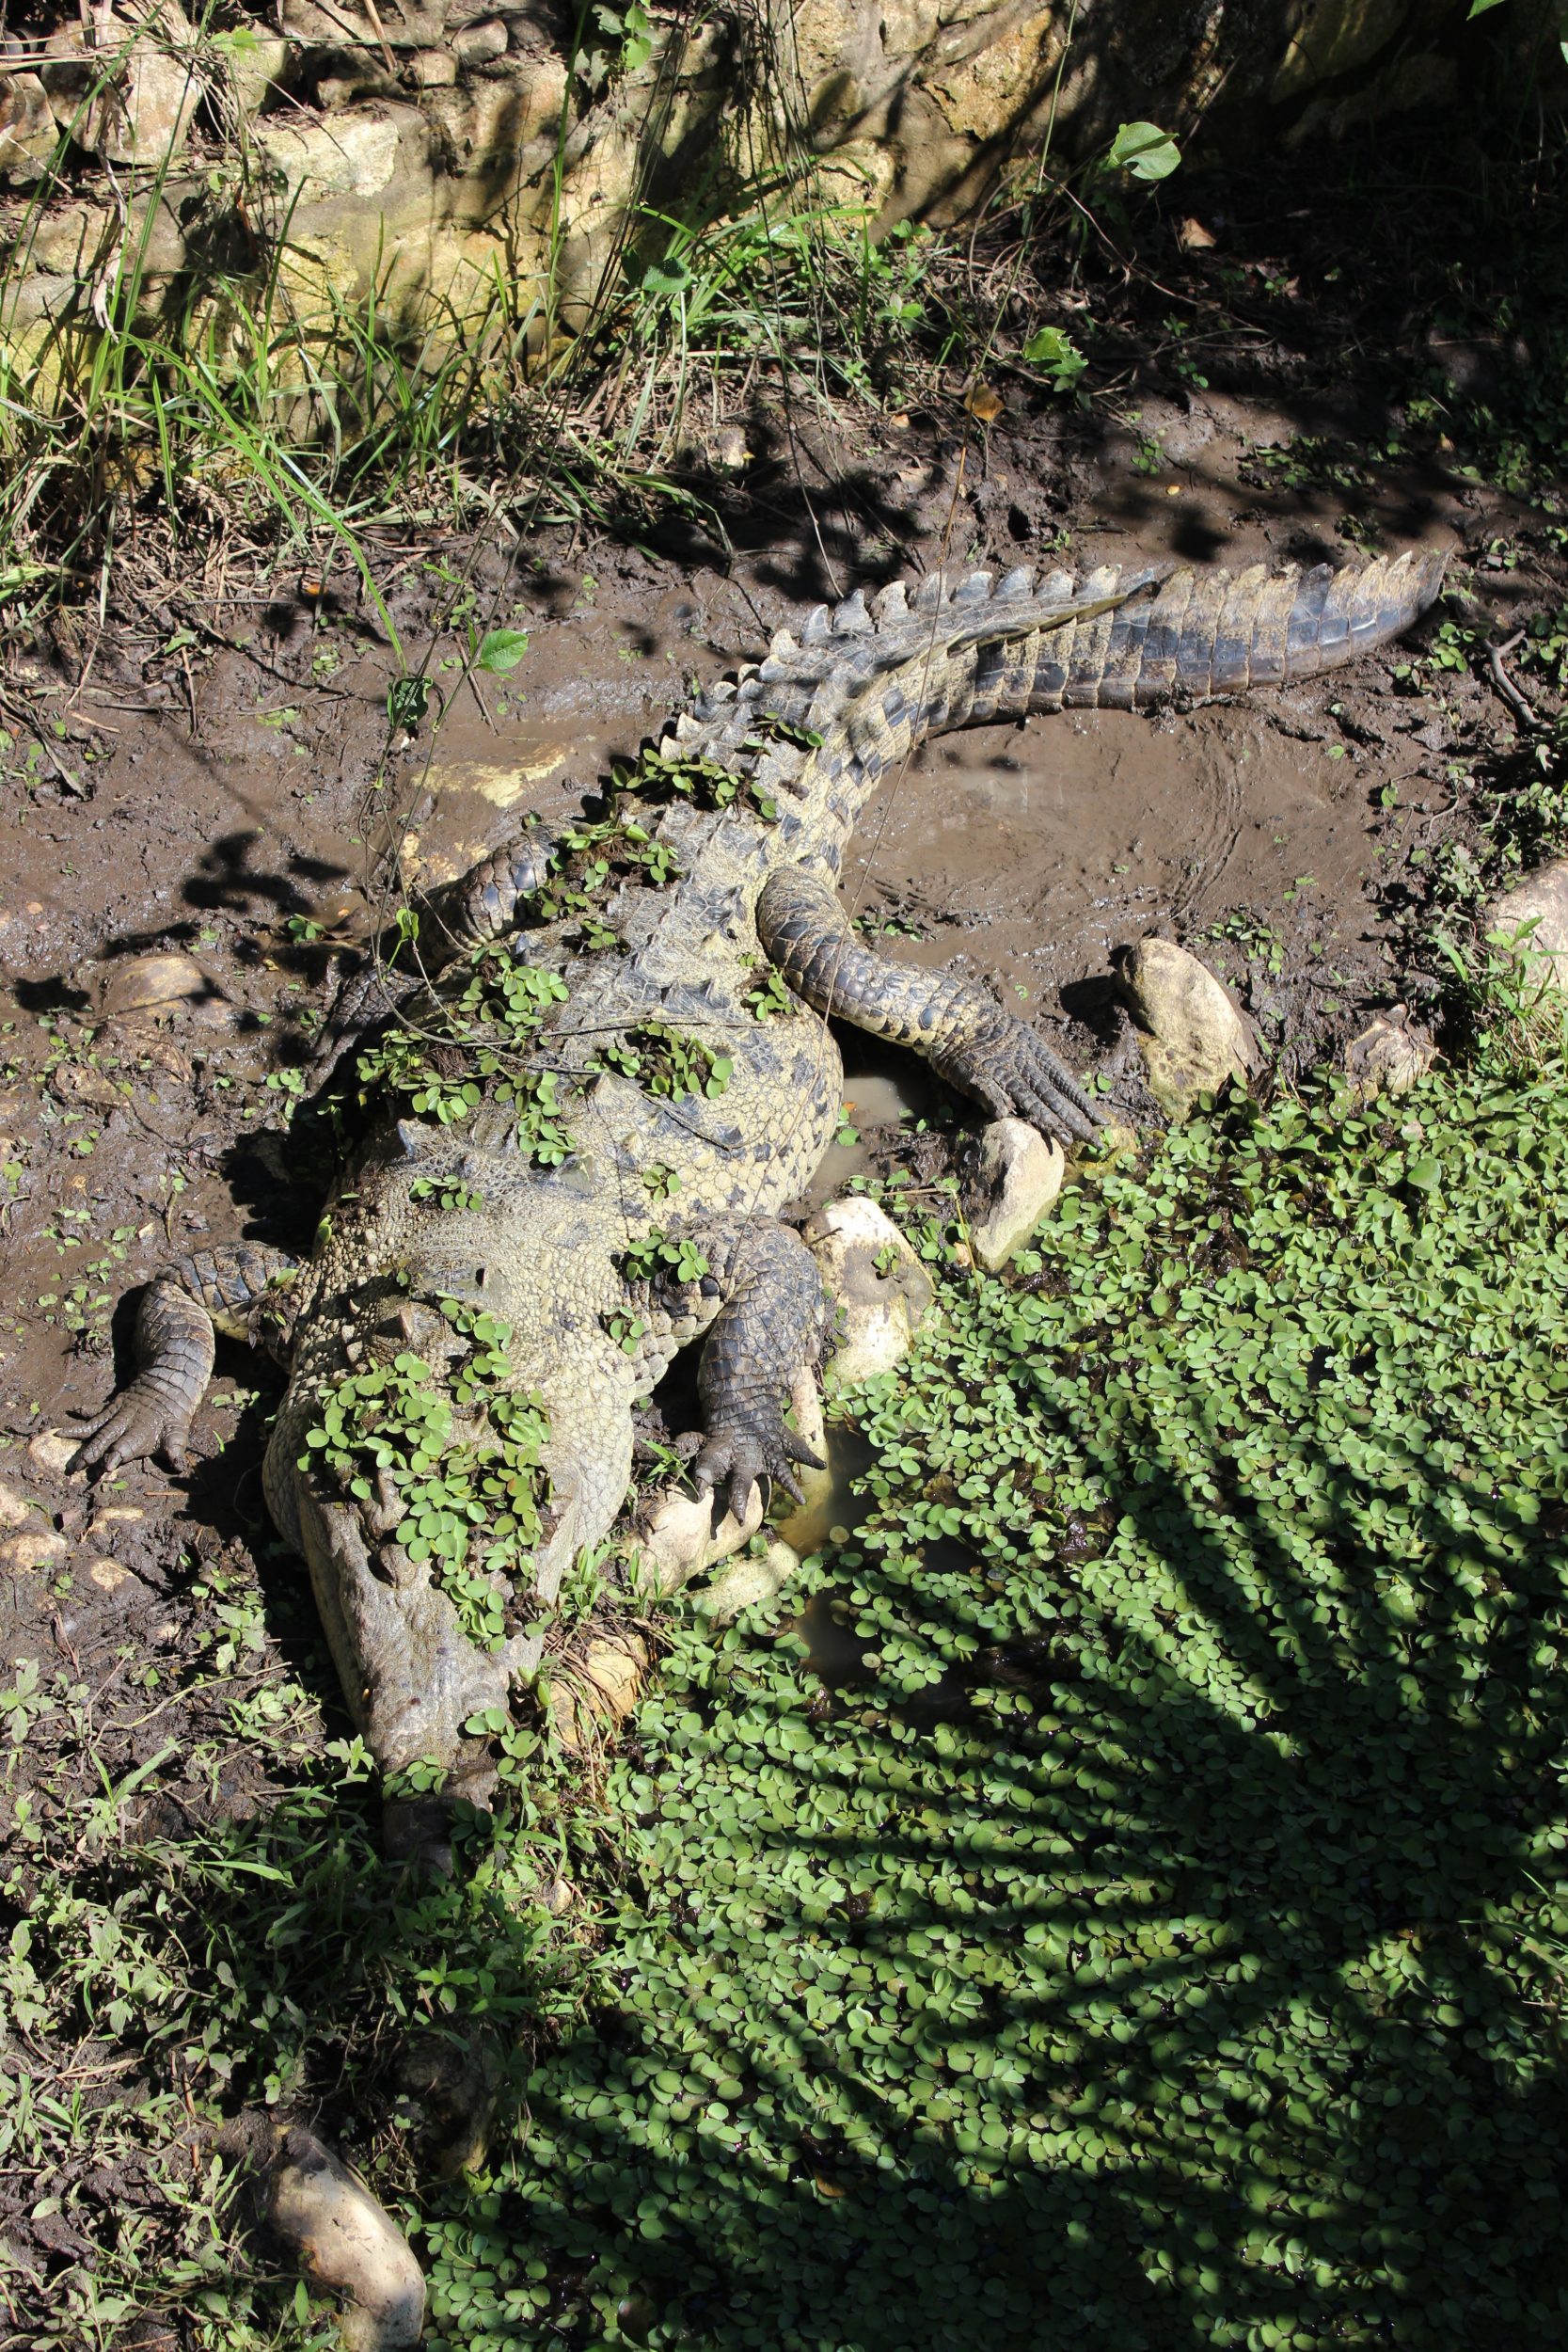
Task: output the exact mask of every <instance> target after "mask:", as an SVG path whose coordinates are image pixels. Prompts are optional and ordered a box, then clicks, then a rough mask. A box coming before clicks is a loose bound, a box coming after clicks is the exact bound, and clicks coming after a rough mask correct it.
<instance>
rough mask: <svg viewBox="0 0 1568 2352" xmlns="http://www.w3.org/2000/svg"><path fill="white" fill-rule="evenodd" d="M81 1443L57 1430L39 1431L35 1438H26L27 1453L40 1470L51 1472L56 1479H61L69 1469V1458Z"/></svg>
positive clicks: (78, 1439)
mask: <svg viewBox="0 0 1568 2352" xmlns="http://www.w3.org/2000/svg"><path fill="white" fill-rule="evenodd" d="M81 1442H82V1441H81V1439H80V1438H72V1437H70V1436H68V1435H67V1434H66V1433H65V1432H63V1431H61V1430H58V1429H40V1431H39V1434H38V1436H37V1437H36V1438H28V1440H27V1452H28V1454H29V1455H30V1456H31V1458H32V1460H34V1461H35V1462H36V1463H37V1464H38V1466H39V1468H40V1470H53V1471H54V1473H55V1476H56V1477H61V1476H63V1475H64V1473H65V1472H66V1471H67V1470H69V1469H70V1468H71V1457H72V1456H73V1455H74V1454H75V1452H76V1449H77V1447H78V1446H79V1445H80V1443H81Z"/></svg>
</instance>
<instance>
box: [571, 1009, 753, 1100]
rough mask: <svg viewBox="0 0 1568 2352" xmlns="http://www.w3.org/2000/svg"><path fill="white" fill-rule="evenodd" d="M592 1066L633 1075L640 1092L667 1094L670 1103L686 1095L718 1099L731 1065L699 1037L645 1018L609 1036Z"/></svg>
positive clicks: (724, 1056)
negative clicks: (614, 1036)
mask: <svg viewBox="0 0 1568 2352" xmlns="http://www.w3.org/2000/svg"><path fill="white" fill-rule="evenodd" d="M594 1067H595V1068H597V1069H599V1070H601V1071H607V1072H613V1073H615V1074H616V1075H617V1076H619V1077H623V1078H634V1079H635V1080H636V1082H637V1084H638V1085H639V1086H640V1087H641V1088H642V1089H643V1091H644V1092H645V1093H648V1094H664V1095H668V1096H669V1097H670V1098H671V1100H672V1101H678V1100H679V1099H680V1097H681V1096H682V1095H685V1094H705V1095H707V1096H709V1097H710V1098H717V1097H718V1096H719V1095H721V1094H722V1093H723V1091H724V1089H725V1088H726V1087H727V1086H728V1085H729V1083H730V1078H731V1076H732V1074H733V1073H734V1069H735V1065H734V1063H733V1062H732V1060H731V1059H730V1057H729V1056H728V1055H727V1054H720V1053H716V1052H715V1051H714V1049H713V1047H712V1046H711V1045H705V1044H704V1042H703V1041H702V1039H701V1038H700V1037H692V1036H690V1035H689V1032H688V1031H686V1030H684V1029H676V1028H672V1027H671V1026H670V1025H669V1023H668V1022H664V1021H645V1022H643V1023H641V1025H639V1026H638V1027H637V1028H635V1029H626V1030H625V1031H624V1032H623V1033H622V1035H621V1036H619V1037H617V1038H613V1039H611V1041H610V1043H609V1044H607V1045H602V1046H601V1047H600V1048H599V1051H598V1054H597V1056H596V1057H595V1061H594Z"/></svg>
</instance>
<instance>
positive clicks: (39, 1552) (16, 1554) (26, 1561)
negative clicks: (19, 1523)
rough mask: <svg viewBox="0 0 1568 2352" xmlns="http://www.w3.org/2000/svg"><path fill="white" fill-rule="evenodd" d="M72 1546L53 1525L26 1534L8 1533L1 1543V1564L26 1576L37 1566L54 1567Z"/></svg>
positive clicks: (16, 1574)
mask: <svg viewBox="0 0 1568 2352" xmlns="http://www.w3.org/2000/svg"><path fill="white" fill-rule="evenodd" d="M69 1549H70V1546H69V1545H68V1544H67V1542H66V1539H65V1537H64V1536H63V1535H61V1534H56V1532H55V1529H54V1528H52V1527H40V1528H38V1529H37V1530H35V1531H31V1532H29V1533H28V1534H25V1535H8V1537H7V1538H6V1541H5V1542H4V1543H3V1544H0V1565H4V1566H6V1567H8V1568H9V1569H10V1571H11V1574H12V1575H13V1576H26V1575H28V1574H30V1573H31V1571H32V1570H33V1569H35V1568H52V1567H54V1566H55V1563H56V1562H57V1561H60V1560H63V1559H64V1558H65V1555H66V1553H67V1551H68V1550H69Z"/></svg>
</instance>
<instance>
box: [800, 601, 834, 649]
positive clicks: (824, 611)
mask: <svg viewBox="0 0 1568 2352" xmlns="http://www.w3.org/2000/svg"><path fill="white" fill-rule="evenodd" d="M831 636H832V627H831V624H830V623H829V620H828V608H827V606H826V605H825V604H814V605H813V606H812V609H811V611H810V612H808V613H807V614H806V617H805V619H804V621H803V622H802V623H801V625H800V643H801V644H802V645H825V644H827V642H828V639H829V638H830V637H831Z"/></svg>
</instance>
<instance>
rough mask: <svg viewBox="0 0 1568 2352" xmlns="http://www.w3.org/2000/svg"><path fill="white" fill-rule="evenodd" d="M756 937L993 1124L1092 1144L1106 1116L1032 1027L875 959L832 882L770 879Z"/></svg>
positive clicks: (954, 986)
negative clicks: (919, 1059)
mask: <svg viewBox="0 0 1568 2352" xmlns="http://www.w3.org/2000/svg"><path fill="white" fill-rule="evenodd" d="M757 933H758V936H759V937H760V939H761V941H762V944H763V946H764V947H765V948H766V949H767V951H768V955H769V956H770V957H771V959H772V961H773V962H774V963H775V964H777V966H778V968H779V970H780V972H781V973H782V974H783V975H784V978H785V979H786V980H787V981H788V982H789V985H790V987H791V988H792V989H793V990H794V991H795V993H796V994H797V995H798V996H802V997H804V999H805V1001H806V1003H807V1004H808V1005H811V1006H813V1007H814V1008H815V1009H816V1011H818V1012H820V1013H824V1014H828V1013H831V1014H833V1015H835V1016H836V1017H837V1018H838V1019H839V1020H842V1021H852V1022H853V1023H854V1025H855V1026H856V1028H858V1029H868V1030H870V1031H871V1032H872V1034H873V1035H874V1036H877V1037H887V1038H892V1039H893V1041H894V1042H895V1044H898V1045H908V1046H911V1047H912V1048H913V1050H914V1052H915V1053H917V1054H921V1055H924V1057H925V1058H926V1059H927V1061H928V1062H929V1063H930V1065H931V1067H932V1069H933V1070H934V1071H936V1073H937V1074H938V1076H939V1077H942V1078H945V1079H946V1080H947V1082H948V1084H949V1085H950V1086H955V1087H958V1088H960V1089H962V1091H963V1092H964V1093H965V1094H972V1095H974V1098H975V1100H976V1101H977V1102H979V1103H982V1104H984V1105H985V1107H986V1109H987V1110H988V1111H990V1115H991V1117H992V1118H993V1119H1006V1118H1009V1117H1016V1118H1019V1119H1026V1120H1029V1122H1030V1124H1031V1125H1032V1126H1036V1127H1039V1128H1042V1129H1043V1130H1044V1131H1045V1133H1046V1134H1047V1135H1054V1136H1061V1137H1062V1139H1063V1140H1064V1141H1066V1142H1070V1141H1072V1140H1073V1139H1074V1138H1076V1139H1078V1140H1080V1141H1083V1142H1088V1141H1091V1140H1092V1138H1093V1136H1094V1135H1095V1133H1096V1131H1097V1130H1098V1128H1099V1127H1100V1125H1101V1116H1100V1113H1099V1112H1098V1111H1097V1110H1096V1108H1095V1106H1094V1104H1092V1103H1091V1102H1090V1100H1089V1098H1088V1096H1087V1095H1086V1094H1085V1092H1084V1089H1082V1087H1081V1086H1080V1085H1079V1084H1078V1082H1077V1080H1076V1079H1075V1078H1074V1077H1073V1076H1072V1074H1071V1073H1070V1072H1069V1071H1067V1070H1064V1069H1063V1067H1062V1065H1061V1063H1060V1062H1059V1061H1058V1060H1057V1059H1056V1057H1055V1056H1054V1054H1053V1053H1052V1052H1050V1050H1049V1049H1048V1048H1047V1047H1046V1046H1045V1045H1044V1044H1042V1043H1041V1041H1040V1040H1039V1039H1038V1038H1037V1036H1036V1035H1035V1033H1034V1031H1033V1030H1032V1029H1027V1028H1025V1027H1024V1025H1023V1024H1022V1021H1015V1020H1014V1018H1013V1016H1012V1014H1011V1013H1010V1012H1004V1011H1003V1009H1002V1008H1001V1006H1000V1005H999V1004H997V1003H996V1001H995V1000H994V998H993V997H991V996H989V995H988V994H987V993H986V991H985V990H984V989H983V988H978V987H976V986H975V984H974V981H973V980H960V979H957V978H955V977H954V976H953V974H952V973H950V972H926V971H921V970H919V969H917V968H915V967H914V966H911V965H909V964H902V963H893V962H890V961H888V959H887V958H886V957H885V956H878V955H873V954H872V952H871V950H870V949H869V948H868V947H865V946H863V945H862V943H861V942H860V941H859V940H858V939H857V938H856V936H855V934H854V932H853V931H852V930H850V928H849V925H848V923H847V920H846V919H845V915H844V911H843V909H842V908H841V907H840V905H839V903H838V898H837V894H836V893H835V891H834V889H833V886H832V882H829V881H827V880H826V879H825V877H823V876H821V875H817V874H814V873H810V872H807V871H805V870H804V869H803V868H801V867H800V866H785V867H784V868H783V869H782V870H781V871H780V872H778V873H776V874H773V875H771V876H769V878H768V882H767V883H766V885H765V886H764V889H763V892H762V896H761V898H759V899H758V901H757Z"/></svg>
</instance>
